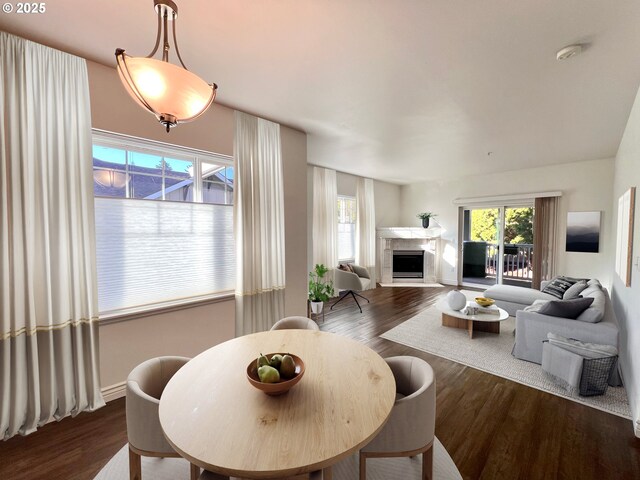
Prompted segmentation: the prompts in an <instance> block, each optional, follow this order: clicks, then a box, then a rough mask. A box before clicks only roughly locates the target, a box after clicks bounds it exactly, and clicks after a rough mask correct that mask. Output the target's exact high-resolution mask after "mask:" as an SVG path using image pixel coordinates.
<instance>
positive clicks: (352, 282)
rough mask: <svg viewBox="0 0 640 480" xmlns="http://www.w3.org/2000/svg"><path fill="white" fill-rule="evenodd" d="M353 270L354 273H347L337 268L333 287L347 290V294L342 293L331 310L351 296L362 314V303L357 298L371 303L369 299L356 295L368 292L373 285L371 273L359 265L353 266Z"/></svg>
mask: <svg viewBox="0 0 640 480" xmlns="http://www.w3.org/2000/svg"><path fill="white" fill-rule="evenodd" d="M351 268H353V272H347V271H345V270H340V269H339V268H336V269H335V270H334V271H333V272H334V273H333V286H334V287H335V288H337V289H338V290H345V292H344V293H341V294H340V298H339V299H338V300H337V301H336V302H335V303H334V304H333V305H331V310H333V307H335V306H336V305H337V304H338V303H340V302H341V301H342V300H344V298H345V297H347V296H349V295H351V296H352V297H353V299H354V300H355V301H356V305H358V309H359V310H360V313H362V307H360V303H359V302H358V298H356V297H360V298H362V299H363V300H366V301H367V303H370V302H369V299H368V298H366V297H364V296H362V295H360V294H359V293H356V292H358V291H362V290H366V289H367V288H369V285H371V277H370V276H369V271H368V270H367V269H366V268H364V267H361V266H359V265H351Z"/></svg>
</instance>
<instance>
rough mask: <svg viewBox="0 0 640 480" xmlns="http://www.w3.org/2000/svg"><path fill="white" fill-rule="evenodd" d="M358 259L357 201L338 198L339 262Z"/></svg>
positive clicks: (348, 198)
mask: <svg viewBox="0 0 640 480" xmlns="http://www.w3.org/2000/svg"><path fill="white" fill-rule="evenodd" d="M355 257H356V199H355V198H354V197H346V196H339V197H338V260H340V261H347V260H350V261H353V260H354V259H355Z"/></svg>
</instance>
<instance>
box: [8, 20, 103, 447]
mask: <svg viewBox="0 0 640 480" xmlns="http://www.w3.org/2000/svg"><path fill="white" fill-rule="evenodd" d="M0 52H2V53H1V55H0V328H1V331H0V407H1V408H0V437H2V438H4V439H7V438H9V437H11V436H13V435H15V434H17V433H20V434H27V433H30V432H32V431H34V430H35V429H36V428H37V427H38V426H40V425H43V424H44V423H46V422H47V421H49V420H50V419H52V418H55V419H60V418H62V417H65V416H67V415H75V414H77V413H79V412H80V411H83V410H94V409H96V408H99V407H101V406H103V405H104V401H103V399H102V395H101V394H100V382H99V376H98V371H99V368H98V367H99V365H98V324H97V316H98V297H97V286H96V272H95V236H94V235H95V234H94V212H93V177H92V168H91V111H90V105H89V85H88V81H87V69H86V63H85V61H84V60H82V59H80V58H78V57H74V56H72V55H68V54H66V53H63V52H60V51H57V50H53V49H51V48H48V47H45V46H43V45H39V44H36V43H33V42H29V41H27V40H24V39H22V38H19V37H15V36H13V35H9V34H7V33H4V32H0Z"/></svg>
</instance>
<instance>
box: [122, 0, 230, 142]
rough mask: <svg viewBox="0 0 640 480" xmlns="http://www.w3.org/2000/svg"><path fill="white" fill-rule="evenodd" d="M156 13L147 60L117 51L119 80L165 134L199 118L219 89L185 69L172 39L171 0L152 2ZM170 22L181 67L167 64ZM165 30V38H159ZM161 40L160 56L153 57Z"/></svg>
mask: <svg viewBox="0 0 640 480" xmlns="http://www.w3.org/2000/svg"><path fill="white" fill-rule="evenodd" d="M154 5H155V9H156V11H157V12H158V36H157V40H156V45H155V47H154V49H153V51H152V52H151V53H150V54H149V56H147V57H131V56H129V55H127V54H126V53H125V51H124V50H123V49H122V48H118V49H116V61H117V68H118V74H119V75H120V80H121V81H122V84H123V85H124V86H125V89H126V90H127V92H128V93H129V95H131V97H132V98H133V99H134V100H135V101H136V102H137V103H138V105H140V106H141V107H143V108H144V109H146V110H148V111H149V112H150V113H152V114H154V115H155V116H156V118H157V119H158V121H159V122H160V123H161V124H163V125H164V126H165V127H166V129H167V132H169V129H170V128H171V127H174V126H176V125H177V124H179V123H184V122H189V121H191V120H193V119H195V118H197V117H199V116H200V115H202V114H203V113H204V112H205V111H206V110H207V108H209V106H210V105H211V104H212V103H213V100H214V99H215V97H216V92H217V89H218V86H217V85H216V84H215V83H212V84H208V83H207V82H205V81H204V80H202V79H201V78H200V77H198V76H197V75H195V74H194V73H191V72H190V71H189V70H187V68H186V67H185V65H184V63H183V62H182V59H181V58H180V52H179V50H178V44H177V41H176V36H175V19H176V17H177V14H178V7H177V6H176V4H175V3H173V2H172V1H171V0H155V1H154ZM169 20H172V21H173V43H174V45H175V50H176V55H177V56H178V60H179V61H180V63H181V65H182V67H180V66H178V65H174V64H172V63H169V58H168V57H169V54H168V52H169V43H168V40H167V39H168V32H167V29H168V27H167V25H168V21H169ZM163 29H164V35H161V33H162V30H163ZM161 37H163V38H164V46H163V57H162V60H157V59H154V58H151V57H153V55H155V53H156V51H157V50H158V46H159V44H160V38H161Z"/></svg>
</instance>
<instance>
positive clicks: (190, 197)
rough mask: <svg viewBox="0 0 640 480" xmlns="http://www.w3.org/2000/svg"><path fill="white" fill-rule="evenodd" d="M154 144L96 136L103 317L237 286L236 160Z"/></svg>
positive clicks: (97, 254) (95, 175)
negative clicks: (234, 234) (233, 163)
mask: <svg viewBox="0 0 640 480" xmlns="http://www.w3.org/2000/svg"><path fill="white" fill-rule="evenodd" d="M154 145H155V144H154V143H153V142H150V141H147V140H138V139H132V138H130V137H126V138H125V137H120V136H118V135H115V134H113V135H112V134H106V133H102V132H94V146H93V178H94V195H95V196H96V200H95V218H96V256H97V270H98V304H99V310H100V314H101V315H104V314H113V313H122V312H125V311H128V310H130V309H133V310H140V309H142V310H144V309H148V308H153V307H155V306H158V305H162V304H165V303H167V302H181V301H189V300H192V299H194V298H200V297H202V296H207V295H212V294H216V293H220V292H228V291H232V290H233V289H234V288H235V254H234V248H235V247H234V242H233V206H232V203H233V167H232V166H230V165H229V163H230V162H231V159H230V158H228V157H223V156H221V155H220V156H218V155H215V154H209V153H206V152H202V153H200V152H199V151H191V150H188V149H183V148H181V147H175V148H174V147H171V146H168V145H166V144H158V146H157V147H155V146H154ZM218 160H219V161H218ZM163 200H164V201H163Z"/></svg>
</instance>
